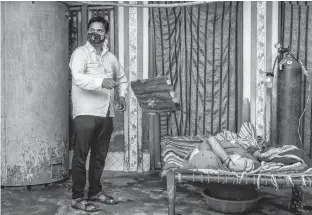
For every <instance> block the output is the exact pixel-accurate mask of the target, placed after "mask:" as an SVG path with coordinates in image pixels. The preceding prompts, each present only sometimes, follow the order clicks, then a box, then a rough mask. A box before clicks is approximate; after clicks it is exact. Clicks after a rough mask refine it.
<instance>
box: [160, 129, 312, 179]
mask: <svg viewBox="0 0 312 215" xmlns="http://www.w3.org/2000/svg"><path fill="white" fill-rule="evenodd" d="M205 138H207V136H196V137H165V138H163V139H162V141H161V149H162V150H161V157H162V161H163V169H164V170H167V169H169V168H186V166H187V165H186V163H187V157H188V155H189V154H190V153H191V152H192V151H193V150H194V149H195V148H196V147H198V145H199V144H201V143H202V142H203V140H204V139H205ZM215 138H216V139H217V140H218V141H219V142H222V141H227V142H229V143H231V144H233V145H236V146H239V147H241V148H243V149H245V150H246V152H247V151H248V149H249V148H254V149H257V150H256V152H255V153H254V154H253V156H255V157H256V158H257V159H258V160H259V162H261V165H260V167H258V168H256V169H254V170H252V171H251V172H249V173H250V174H258V173H270V174H290V173H299V172H311V173H312V160H311V159H310V158H308V157H307V156H306V155H305V153H304V151H302V150H300V149H298V148H297V147H296V146H293V145H285V146H282V147H277V148H269V149H266V151H262V145H261V144H262V143H263V141H262V140H260V139H258V138H257V135H256V132H255V127H254V126H253V125H252V124H251V123H244V124H243V125H242V127H241V130H240V132H239V133H233V132H230V131H223V132H221V133H219V134H217V135H216V136H215ZM199 171H203V172H206V171H207V170H199ZM212 172H214V171H212Z"/></svg>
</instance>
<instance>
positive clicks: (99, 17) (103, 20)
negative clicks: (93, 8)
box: [88, 16, 109, 32]
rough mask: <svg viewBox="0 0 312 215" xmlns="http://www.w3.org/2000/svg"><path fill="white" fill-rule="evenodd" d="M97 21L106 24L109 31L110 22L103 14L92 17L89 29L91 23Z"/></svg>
mask: <svg viewBox="0 0 312 215" xmlns="http://www.w3.org/2000/svg"><path fill="white" fill-rule="evenodd" d="M95 22H100V23H102V24H103V26H104V30H105V32H108V31H109V22H108V21H107V20H105V19H104V18H103V17H102V16H95V17H93V18H91V19H90V20H89V22H88V29H89V28H90V25H91V24H92V23H95Z"/></svg>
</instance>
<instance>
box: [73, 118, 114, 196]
mask: <svg viewBox="0 0 312 215" xmlns="http://www.w3.org/2000/svg"><path fill="white" fill-rule="evenodd" d="M74 126H75V136H74V138H75V139H74V155H73V162H72V181H73V186H72V198H73V199H76V198H80V197H83V196H84V188H85V185H86V160H87V156H88V152H89V150H90V148H91V154H90V162H89V193H88V196H89V197H90V196H93V195H96V194H98V193H99V192H100V191H102V185H101V175H102V173H103V169H104V165H105V159H106V155H107V151H108V147H109V142H110V138H111V135H112V132H113V129H114V127H113V119H112V118H111V117H98V116H77V117H76V118H75V119H74Z"/></svg>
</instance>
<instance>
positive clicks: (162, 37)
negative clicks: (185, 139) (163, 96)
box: [149, 2, 242, 136]
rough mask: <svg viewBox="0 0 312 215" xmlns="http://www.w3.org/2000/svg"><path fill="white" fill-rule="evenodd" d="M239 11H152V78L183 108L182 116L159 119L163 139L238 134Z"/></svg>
mask: <svg viewBox="0 0 312 215" xmlns="http://www.w3.org/2000/svg"><path fill="white" fill-rule="evenodd" d="M152 3H157V2H152ZM162 3H163V2H162ZM175 3H176V2H175ZM241 6H242V3H241V2H218V3H207V4H202V5H199V6H192V7H175V8H150V10H149V14H150V16H149V17H150V31H149V32H150V33H149V35H151V39H150V43H151V44H150V50H151V52H152V53H150V55H151V56H150V57H151V61H150V62H152V66H150V69H152V70H153V72H152V76H154V77H155V76H158V75H162V76H167V77H168V78H169V79H170V80H171V82H172V83H173V86H174V90H175V93H176V96H177V97H178V98H179V100H180V104H181V111H178V112H176V113H173V114H169V115H167V114H166V115H162V116H161V117H160V120H161V122H160V124H161V135H162V136H164V135H170V136H176V135H179V136H180V135H182V136H195V135H198V134H216V133H218V132H220V131H221V130H223V129H226V130H231V131H234V132H236V131H237V127H238V126H237V118H238V105H239V102H238V100H239V99H238V98H239V93H241V92H240V90H239V88H240V86H239V83H240V80H239V78H238V76H239V73H241V72H242V70H241V69H239V66H240V65H239V64H238V62H239V56H238V53H237V50H238V48H239V47H238V40H239V39H238V38H239V36H238V26H239V24H238V20H239V13H238V11H239V8H240V7H241Z"/></svg>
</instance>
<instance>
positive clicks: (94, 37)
mask: <svg viewBox="0 0 312 215" xmlns="http://www.w3.org/2000/svg"><path fill="white" fill-rule="evenodd" d="M87 39H88V41H89V43H91V45H99V44H101V43H103V42H104V40H105V36H104V35H100V34H98V33H95V32H92V33H88V36H87Z"/></svg>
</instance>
